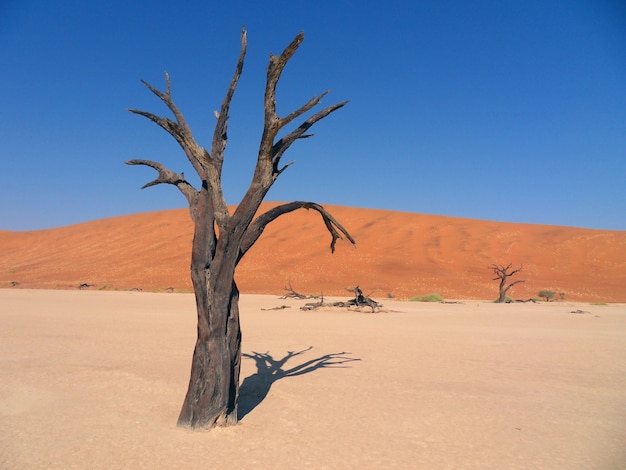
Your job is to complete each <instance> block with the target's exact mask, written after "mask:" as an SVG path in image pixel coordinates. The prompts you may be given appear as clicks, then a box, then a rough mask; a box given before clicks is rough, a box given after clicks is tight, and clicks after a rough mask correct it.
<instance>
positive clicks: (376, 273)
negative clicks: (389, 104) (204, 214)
mask: <svg viewBox="0 0 626 470" xmlns="http://www.w3.org/2000/svg"><path fill="white" fill-rule="evenodd" d="M270 204H271V203H266V204H265V206H264V207H265V208H267V207H269V205H270ZM326 208H327V209H328V210H330V212H331V213H332V214H333V215H334V216H335V217H336V218H337V219H338V220H339V221H340V222H341V223H342V224H343V225H344V227H346V229H348V231H349V232H350V233H351V234H352V235H353V237H354V238H355V239H356V241H357V244H358V248H357V249H354V248H353V247H352V246H351V245H350V243H349V242H347V241H341V240H340V241H339V242H338V243H337V249H336V252H335V254H331V253H330V249H329V244H330V235H329V234H328V232H327V231H326V228H325V226H324V224H323V223H322V220H321V218H320V216H319V214H318V213H317V212H314V211H306V210H301V211H297V212H295V213H291V214H287V215H285V216H283V217H281V218H279V219H278V220H276V221H275V222H274V223H272V224H270V225H269V226H268V227H267V229H266V230H265V232H264V234H263V235H262V236H261V238H260V239H259V241H258V242H257V244H256V245H255V246H254V247H253V248H252V249H251V250H250V252H249V253H248V254H247V255H246V257H245V258H244V259H243V261H242V262H241V264H240V266H239V268H238V271H237V282H238V285H239V288H240V290H241V291H242V292H243V293H259V294H282V293H284V287H285V286H287V285H288V284H289V283H291V285H292V286H293V288H294V289H295V290H296V291H298V292H301V293H303V294H320V293H323V294H325V295H342V296H343V295H349V294H348V293H347V291H346V289H348V288H350V287H354V286H355V285H359V286H360V287H361V288H362V289H363V291H364V293H366V294H368V295H370V296H372V297H374V298H385V297H387V296H394V297H396V298H400V299H402V298H408V297H412V296H415V295H423V294H428V293H438V294H440V295H442V296H444V297H445V298H450V299H492V298H495V297H496V296H497V282H496V281H494V280H493V277H494V276H493V273H492V272H491V271H490V270H489V269H488V266H489V265H491V264H493V263H497V264H508V263H513V265H514V266H515V267H519V266H520V265H523V270H522V272H521V273H519V274H518V275H516V276H515V277H514V278H512V279H513V280H515V279H524V280H525V281H526V282H524V283H522V284H518V285H516V286H514V287H513V288H512V289H511V290H510V291H509V295H510V296H511V297H513V298H516V299H526V298H530V297H536V296H537V292H538V291H539V290H541V289H551V290H554V291H556V292H558V293H560V292H563V293H565V295H566V299H568V300H578V301H589V302H592V301H598V302H600V301H601V302H626V232H625V231H610V230H591V229H582V228H571V227H559V226H548V225H528V224H514V223H502V222H489V221H482V220H473V219H461V218H455V217H445V216H434V215H421V214H413V213H405V212H393V211H386V210H371V209H357V208H349V207H339V206H326ZM191 239H192V224H191V221H190V219H189V215H188V211H187V210H186V209H177V210H169V211H160V212H153V213H143V214H136V215H129V216H122V217H115V218H111V219H103V220H97V221H93V222H87V223H82V224H78V225H73V226H68V227H61V228H55V229H48V230H38V231H31V232H6V231H4V232H0V286H5V287H6V286H10V285H12V284H14V283H17V285H18V286H19V287H25V288H76V287H78V286H79V285H80V284H81V283H86V284H90V285H92V286H93V287H92V288H94V289H95V288H108V289H133V288H137V289H142V290H164V289H168V288H173V289H176V290H181V291H189V290H191V283H190V280H189V256H190V248H191ZM14 285H15V284H14Z"/></svg>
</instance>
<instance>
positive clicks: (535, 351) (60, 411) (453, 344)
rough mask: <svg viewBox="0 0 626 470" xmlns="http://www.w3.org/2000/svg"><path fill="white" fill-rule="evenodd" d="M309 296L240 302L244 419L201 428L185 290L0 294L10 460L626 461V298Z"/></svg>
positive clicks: (42, 464)
mask: <svg viewBox="0 0 626 470" xmlns="http://www.w3.org/2000/svg"><path fill="white" fill-rule="evenodd" d="M302 303H303V302H302V301H294V300H281V299H278V298H277V297H276V296H258V295H244V296H243V297H242V299H241V310H242V327H243V333H244V343H243V351H244V353H245V354H246V358H245V359H244V361H243V370H242V379H243V384H242V390H241V394H242V396H241V401H240V403H241V410H240V414H242V415H243V416H242V419H241V421H240V423H239V425H238V426H236V427H231V428H225V429H215V430H212V431H210V432H195V433H194V432H191V431H187V430H182V429H178V428H176V426H175V424H176V419H177V417H178V412H179V408H180V405H181V404H182V400H183V396H184V393H185V390H186V386H187V381H188V377H189V376H188V374H189V366H190V360H191V352H192V348H193V344H194V341H195V336H194V335H195V311H194V302H193V296H192V295H191V294H152V293H138V292H99V291H48V290H25V289H20V290H16V289H2V290H0V468H2V469H36V468H53V469H67V468H81V469H86V468H90V469H99V468H102V469H104V468H106V469H116V468H128V469H138V468H150V469H156V468H163V469H171V468H185V469H196V468H198V469H199V468H217V469H222V468H223V469H226V468H228V469H232V468H237V469H248V468H255V469H256V468H263V469H268V468H278V469H282V468H314V469H323V468H329V469H350V468H403V469H405V468H425V469H446V468H454V469H458V468H480V469H489V468H493V469H505V468H506V469H515V468H520V469H531V468H532V469H618V468H626V306H625V305H623V304H621V305H619V304H617V305H615V304H614V305H603V306H601V305H590V304H580V303H579V304H575V303H566V302H563V303H556V302H555V303H550V304H515V305H496V304H491V303H487V302H477V301H464V302H463V303H459V304H424V303H411V302H400V301H389V300H385V301H383V303H384V304H385V306H386V308H387V310H388V312H387V313H380V314H365V313H358V312H336V311H315V312H303V311H301V310H299V308H298V307H299V306H300V305H302ZM281 305H290V306H291V307H290V308H287V309H283V310H264V309H271V308H273V307H278V306H281ZM574 310H584V311H585V312H588V313H571V312H572V311H574Z"/></svg>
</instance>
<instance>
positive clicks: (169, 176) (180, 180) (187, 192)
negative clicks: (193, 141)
mask: <svg viewBox="0 0 626 470" xmlns="http://www.w3.org/2000/svg"><path fill="white" fill-rule="evenodd" d="M125 163H126V164H127V165H146V166H149V167H150V168H154V169H155V170H156V171H158V172H159V176H158V177H157V178H156V179H155V180H152V181H150V182H148V183H146V184H144V185H143V186H142V187H141V189H145V188H149V187H150V186H156V185H157V184H161V183H164V184H173V185H174V186H176V187H177V188H178V189H179V190H180V192H181V193H183V196H185V198H186V199H187V202H188V203H189V207H190V208H193V205H194V204H195V201H196V198H197V197H198V191H197V190H196V189H195V188H194V187H193V186H192V185H191V184H190V183H189V182H187V180H185V175H184V174H178V173H176V172H173V171H171V170H169V169H167V168H166V167H164V166H163V165H162V164H160V163H158V162H153V161H151V160H128V161H127V162H125Z"/></svg>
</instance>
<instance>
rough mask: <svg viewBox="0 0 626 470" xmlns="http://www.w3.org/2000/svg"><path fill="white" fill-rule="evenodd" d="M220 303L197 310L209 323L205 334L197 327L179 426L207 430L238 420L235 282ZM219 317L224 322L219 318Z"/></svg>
mask: <svg viewBox="0 0 626 470" xmlns="http://www.w3.org/2000/svg"><path fill="white" fill-rule="evenodd" d="M210 295H211V297H213V298H215V297H216V296H213V295H212V294H210ZM220 304H221V302H217V303H216V304H214V305H212V306H211V307H210V311H204V312H198V314H199V315H201V314H203V315H207V316H208V317H209V323H210V324H212V325H211V328H210V332H209V334H208V335H206V334H205V332H203V331H201V329H200V328H199V329H198V338H197V340H196V346H195V348H194V351H193V359H192V364H191V377H190V379H189V388H188V390H187V395H186V396H185V401H184V403H183V406H182V409H181V412H180V416H179V418H178V426H180V427H186V428H192V429H204V428H207V429H208V428H211V427H213V426H228V425H233V424H236V423H237V397H238V395H239V371H240V367H241V330H240V326H239V292H238V291H237V286H236V285H235V284H234V283H233V284H232V291H231V293H230V295H229V302H228V304H227V305H220ZM222 318H226V321H225V322H222V321H220V319H222ZM215 323H217V324H215ZM214 326H215V327H217V328H215V327H214ZM223 327H225V329H226V332H225V333H226V334H224V331H223ZM219 330H222V331H221V334H220V331H219Z"/></svg>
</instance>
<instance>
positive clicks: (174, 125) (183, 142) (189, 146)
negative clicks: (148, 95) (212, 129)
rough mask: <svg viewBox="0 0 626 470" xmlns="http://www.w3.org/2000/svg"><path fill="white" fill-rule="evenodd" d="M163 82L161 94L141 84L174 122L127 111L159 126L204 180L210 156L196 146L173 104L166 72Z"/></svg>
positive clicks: (181, 115)
mask: <svg viewBox="0 0 626 470" xmlns="http://www.w3.org/2000/svg"><path fill="white" fill-rule="evenodd" d="M165 82H166V86H167V90H166V92H162V91H160V90H158V89H156V88H155V87H153V86H152V85H150V84H149V83H148V82H146V81H145V80H141V83H143V84H144V85H145V86H146V87H147V88H148V89H149V90H150V91H151V92H152V93H154V94H155V95H156V96H157V97H158V98H159V99H160V100H161V101H163V103H165V105H166V106H167V107H168V108H169V110H170V111H171V112H172V113H173V114H174V117H175V118H176V122H174V121H172V120H171V119H169V118H164V117H160V116H157V115H155V114H152V113H149V112H146V111H141V110H137V109H129V110H128V111H130V112H131V113H134V114H138V115H140V116H144V117H146V118H148V119H150V120H151V121H153V122H155V123H157V124H158V125H159V126H161V127H162V128H163V129H164V130H165V131H167V132H168V133H169V134H170V135H171V136H172V137H174V139H176V141H177V142H178V144H179V145H180V146H181V148H182V149H183V151H184V152H185V155H187V158H188V159H189V161H190V162H191V164H192V166H193V167H194V169H195V170H196V172H197V173H198V176H199V177H200V179H204V178H205V172H206V171H205V169H206V168H207V167H208V166H209V165H210V163H211V156H210V155H209V153H208V152H207V151H206V150H205V149H204V148H202V147H201V146H200V145H198V143H197V142H196V140H195V139H194V137H193V134H192V133H191V129H190V128H189V125H188V124H187V121H186V120H185V117H184V116H183V113H182V112H181V111H180V109H178V106H176V103H174V100H173V99H172V86H171V82H170V76H169V75H168V73H167V72H165Z"/></svg>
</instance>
